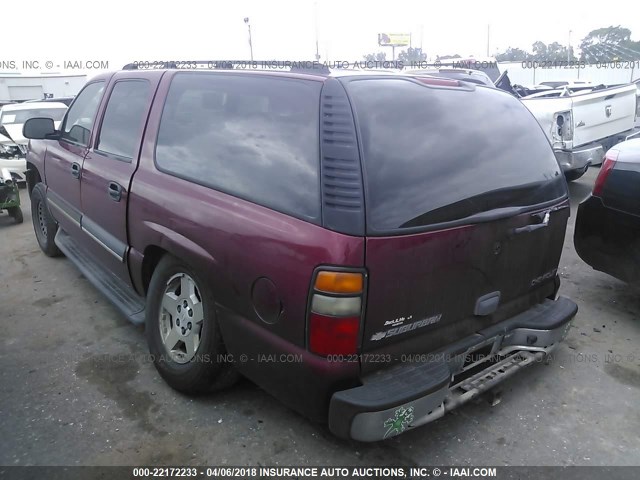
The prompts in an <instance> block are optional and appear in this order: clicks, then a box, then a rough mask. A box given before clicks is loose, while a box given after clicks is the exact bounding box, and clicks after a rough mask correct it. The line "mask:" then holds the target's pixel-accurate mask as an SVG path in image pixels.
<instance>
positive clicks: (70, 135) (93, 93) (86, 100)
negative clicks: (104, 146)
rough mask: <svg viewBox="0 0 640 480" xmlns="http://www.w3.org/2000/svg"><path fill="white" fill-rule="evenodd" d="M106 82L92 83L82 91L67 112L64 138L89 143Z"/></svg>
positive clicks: (73, 141) (84, 143)
mask: <svg viewBox="0 0 640 480" xmlns="http://www.w3.org/2000/svg"><path fill="white" fill-rule="evenodd" d="M103 91H104V82H95V83H90V84H89V85H87V86H86V87H84V89H83V90H82V91H81V92H80V94H79V95H78V97H77V98H76V100H75V102H73V104H72V105H71V108H69V110H68V112H67V118H66V119H65V121H64V126H63V127H62V139H63V140H67V141H69V142H72V143H77V144H80V145H83V146H85V147H86V146H87V145H89V136H90V134H91V128H92V127H93V120H94V119H95V117H96V112H97V111H98V105H99V104H100V99H102V92H103Z"/></svg>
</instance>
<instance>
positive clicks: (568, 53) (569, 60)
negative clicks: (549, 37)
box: [567, 30, 571, 65]
mask: <svg viewBox="0 0 640 480" xmlns="http://www.w3.org/2000/svg"><path fill="white" fill-rule="evenodd" d="M570 62H571V30H569V46H568V47H567V65H569V63H570Z"/></svg>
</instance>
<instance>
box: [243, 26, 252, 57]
mask: <svg viewBox="0 0 640 480" xmlns="http://www.w3.org/2000/svg"><path fill="white" fill-rule="evenodd" d="M244 23H246V24H247V28H248V29H249V50H250V52H251V61H252V62H253V43H252V42H251V24H250V23H249V17H244Z"/></svg>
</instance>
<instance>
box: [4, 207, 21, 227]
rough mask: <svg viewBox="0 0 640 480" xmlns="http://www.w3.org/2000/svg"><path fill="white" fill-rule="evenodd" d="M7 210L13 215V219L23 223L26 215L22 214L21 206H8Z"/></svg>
mask: <svg viewBox="0 0 640 480" xmlns="http://www.w3.org/2000/svg"><path fill="white" fill-rule="evenodd" d="M7 212H9V215H11V216H12V217H13V219H14V220H15V222H16V223H22V222H23V220H24V217H23V216H22V210H21V209H20V207H11V208H8V209H7Z"/></svg>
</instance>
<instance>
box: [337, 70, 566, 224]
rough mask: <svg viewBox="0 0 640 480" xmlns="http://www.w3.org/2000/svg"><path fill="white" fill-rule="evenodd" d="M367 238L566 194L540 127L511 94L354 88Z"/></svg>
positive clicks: (416, 86)
mask: <svg viewBox="0 0 640 480" xmlns="http://www.w3.org/2000/svg"><path fill="white" fill-rule="evenodd" d="M347 88H348V91H349V93H350V95H351V98H352V102H353V107H354V110H355V113H356V117H357V121H358V125H359V129H360V136H361V142H362V149H363V156H364V158H363V163H364V170H365V183H366V204H367V223H368V230H369V231H370V232H379V233H384V232H392V231H397V230H398V229H404V228H417V227H426V226H429V225H434V224H440V223H446V222H453V221H457V220H462V219H464V218H466V217H470V216H472V215H477V214H481V213H484V212H488V211H492V210H497V209H502V208H508V207H526V206H529V205H537V204H541V203H544V202H548V201H551V200H554V199H557V198H559V197H562V196H564V195H566V192H567V191H566V182H565V180H564V177H563V175H562V172H561V170H560V168H559V166H558V162H557V161H556V159H555V156H554V154H553V151H552V149H551V147H550V145H549V142H548V141H547V139H546V137H545V135H544V133H543V132H542V130H541V129H540V127H539V125H538V123H537V122H536V120H535V119H534V117H533V116H532V115H531V114H530V113H529V111H528V110H527V109H526V108H525V107H524V106H523V105H522V104H521V103H520V102H519V101H518V100H517V99H516V98H514V97H512V96H510V95H508V94H506V93H503V92H498V91H496V90H494V89H490V88H485V87H478V88H476V89H474V90H473V91H470V88H472V87H465V88H433V87H428V86H425V85H423V84H420V83H419V82H418V81H411V80H406V79H366V80H355V81H351V82H349V83H348V87H347Z"/></svg>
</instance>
